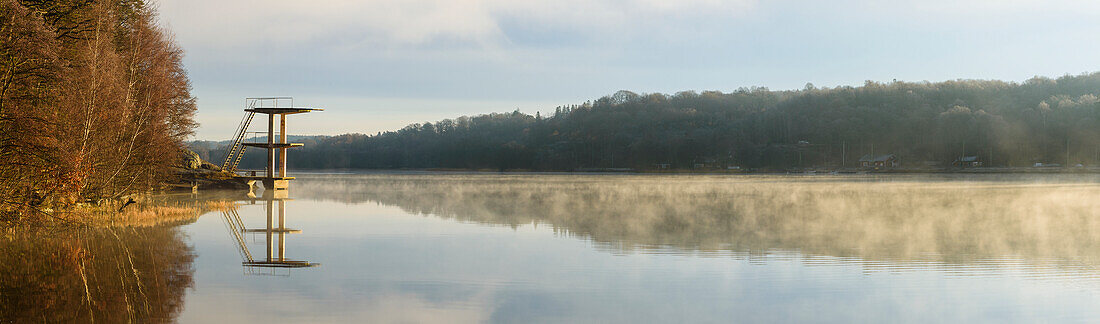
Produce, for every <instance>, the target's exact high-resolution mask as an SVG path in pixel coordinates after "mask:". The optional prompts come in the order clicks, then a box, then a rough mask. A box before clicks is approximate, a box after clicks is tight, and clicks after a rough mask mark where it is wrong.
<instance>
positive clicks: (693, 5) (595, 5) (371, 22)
mask: <svg viewBox="0 0 1100 324" xmlns="http://www.w3.org/2000/svg"><path fill="white" fill-rule="evenodd" d="M754 1H755V0H679V1H670V0H625V1H609V0H603V1H599V0H597V1H590V0H557V1H513V0H372V1H356V0H321V1H298V0H271V1H255V0H252V1H222V0H161V2H160V6H161V11H162V14H163V16H164V18H166V20H167V21H168V22H170V23H172V24H174V25H186V26H185V28H178V29H177V30H176V31H177V34H178V35H179V37H180V38H181V39H183V40H184V41H185V42H187V43H205V44H210V45H214V46H225V45H233V44H267V45H271V46H279V45H285V44H292V43H297V42H303V41H317V40H329V41H335V42H339V43H346V42H350V43H363V42H364V41H365V40H366V43H368V44H371V45H375V46H418V45H424V44H428V43H431V42H452V43H463V44H475V45H490V44H494V43H507V42H508V39H507V36H506V33H505V32H504V31H503V30H502V22H503V21H522V22H524V23H526V24H529V25H537V26H540V28H545V29H550V30H591V31H593V32H597V33H598V32H600V31H606V30H611V31H621V30H622V29H623V28H624V27H625V26H629V25H633V24H647V23H652V22H653V19H662V18H667V17H672V16H728V15H736V14H738V13H740V12H743V11H744V10H747V9H748V8H750V7H752V5H753V3H754ZM593 29H594V30H593Z"/></svg>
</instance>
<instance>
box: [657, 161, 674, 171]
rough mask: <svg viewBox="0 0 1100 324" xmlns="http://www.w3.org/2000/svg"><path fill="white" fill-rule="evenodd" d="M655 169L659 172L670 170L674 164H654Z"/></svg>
mask: <svg viewBox="0 0 1100 324" xmlns="http://www.w3.org/2000/svg"><path fill="white" fill-rule="evenodd" d="M653 167H654V168H656V169H657V170H668V169H669V168H671V167H672V164H668V163H657V164H654V165H653Z"/></svg>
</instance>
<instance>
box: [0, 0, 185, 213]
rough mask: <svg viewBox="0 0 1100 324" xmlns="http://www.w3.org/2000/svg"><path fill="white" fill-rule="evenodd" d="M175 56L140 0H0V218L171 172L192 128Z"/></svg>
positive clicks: (128, 187)
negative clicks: (171, 167) (1, 161)
mask: <svg viewBox="0 0 1100 324" xmlns="http://www.w3.org/2000/svg"><path fill="white" fill-rule="evenodd" d="M182 55H183V52H182V50H181V49H180V48H179V47H178V46H177V45H176V44H175V43H174V41H173V40H172V38H171V36H170V35H169V33H168V32H167V31H165V30H164V29H162V28H161V27H160V26H158V22H157V16H156V13H155V12H154V10H153V8H152V7H150V6H149V5H147V4H146V3H144V2H143V1H141V0H113V1H106V0H18V1H17V0H0V159H3V161H4V162H3V163H0V225H2V224H5V223H6V224H14V223H19V222H20V221H22V220H25V219H27V218H43V217H45V215H50V214H51V213H47V212H46V211H49V210H52V211H53V212H52V213H53V214H56V213H57V212H59V211H62V210H65V209H67V208H70V207H72V206H75V205H77V204H81V203H89V202H91V203H94V202H97V201H101V200H103V199H111V198H119V197H123V196H125V195H128V194H131V193H135V192H142V191H146V190H149V189H150V188H153V187H154V186H157V185H158V184H159V183H161V182H162V181H164V180H165V179H167V178H169V177H171V176H172V173H171V172H172V171H171V169H170V166H171V165H172V164H173V163H174V162H175V161H176V160H177V159H178V158H179V152H180V148H181V147H183V141H184V140H185V139H186V138H187V136H190V134H191V132H192V130H193V128H194V126H195V123H194V121H193V119H192V117H193V115H194V112H195V100H194V98H193V97H192V96H191V94H190V81H189V80H188V78H187V75H186V72H185V71H184V69H183V66H182V61H181V60H182Z"/></svg>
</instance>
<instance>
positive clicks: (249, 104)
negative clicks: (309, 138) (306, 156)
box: [222, 97, 324, 191]
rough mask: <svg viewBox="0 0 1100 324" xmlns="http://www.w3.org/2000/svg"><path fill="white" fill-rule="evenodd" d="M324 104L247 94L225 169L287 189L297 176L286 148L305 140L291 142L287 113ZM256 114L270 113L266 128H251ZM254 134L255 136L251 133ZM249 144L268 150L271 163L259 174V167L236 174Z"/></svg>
mask: <svg viewBox="0 0 1100 324" xmlns="http://www.w3.org/2000/svg"><path fill="white" fill-rule="evenodd" d="M323 110H324V109H321V108H314V107H298V106H295V105H294V98H293V97H263V98H246V99H245V109H244V112H245V115H244V118H243V119H241V122H240V124H239V125H237V131H236V133H234V135H233V144H232V145H230V147H229V154H227V155H226V157H225V162H224V163H222V170H225V171H228V172H233V173H234V174H235V175H236V177H237V178H240V179H243V180H245V181H247V182H248V184H249V186H250V187H251V186H253V185H254V184H255V182H256V181H260V182H261V183H263V185H264V190H272V191H278V190H286V189H287V188H288V187H289V186H290V180H294V177H288V176H287V175H286V150H287V149H288V148H292V147H299V146H302V145H303V144H302V143H290V142H287V133H286V117H287V115H295V114H304V113H309V112H314V111H323ZM256 114H261V115H267V131H266V132H249V131H248V126H249V125H250V124H251V123H252V120H253V119H254V118H255V117H256ZM276 116H278V119H279V130H278V132H276V131H275V117H276ZM250 134H252V135H253V136H252V137H249V135H250ZM247 147H256V148H262V149H265V150H267V164H265V167H264V170H263V172H264V173H263V174H262V175H257V174H256V171H251V172H248V173H246V174H243V175H241V174H236V171H237V165H239V164H240V162H241V158H243V157H244V150H245V148H247Z"/></svg>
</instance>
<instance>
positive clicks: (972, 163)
mask: <svg viewBox="0 0 1100 324" xmlns="http://www.w3.org/2000/svg"><path fill="white" fill-rule="evenodd" d="M984 164H985V162H983V161H982V159H981V158H979V157H978V156H977V155H974V156H960V157H959V158H957V159H955V162H951V165H954V166H957V167H963V168H976V167H981V166H982V165H984Z"/></svg>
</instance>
